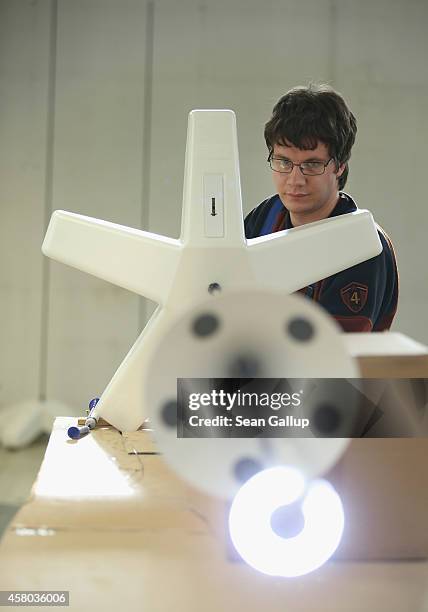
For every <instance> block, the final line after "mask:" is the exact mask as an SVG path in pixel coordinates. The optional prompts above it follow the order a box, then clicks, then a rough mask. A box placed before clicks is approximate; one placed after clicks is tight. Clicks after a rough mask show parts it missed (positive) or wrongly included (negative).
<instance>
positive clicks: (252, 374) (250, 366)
mask: <svg viewBox="0 0 428 612" xmlns="http://www.w3.org/2000/svg"><path fill="white" fill-rule="evenodd" d="M259 372H260V366H259V362H258V360H257V359H256V358H255V357H252V356H251V355H238V357H236V359H234V360H233V361H232V363H231V365H230V367H229V372H228V373H229V376H230V378H256V377H257V376H258V374H259Z"/></svg>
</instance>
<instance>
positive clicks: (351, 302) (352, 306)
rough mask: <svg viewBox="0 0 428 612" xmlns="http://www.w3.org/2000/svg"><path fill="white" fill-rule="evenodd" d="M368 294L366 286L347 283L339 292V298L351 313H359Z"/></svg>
mask: <svg viewBox="0 0 428 612" xmlns="http://www.w3.org/2000/svg"><path fill="white" fill-rule="evenodd" d="M368 294H369V288H368V287H367V285H362V284H361V283H356V282H353V283H349V285H346V287H343V289H341V290H340V297H341V298H342V302H343V303H344V304H345V306H347V307H348V308H349V310H351V311H352V312H360V310H362V309H363V308H364V306H365V305H366V302H367V297H368Z"/></svg>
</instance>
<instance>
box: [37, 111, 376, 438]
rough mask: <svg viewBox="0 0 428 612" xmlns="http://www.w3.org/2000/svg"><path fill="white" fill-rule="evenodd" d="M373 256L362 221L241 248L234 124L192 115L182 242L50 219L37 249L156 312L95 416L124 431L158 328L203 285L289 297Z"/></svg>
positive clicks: (218, 116)
mask: <svg viewBox="0 0 428 612" xmlns="http://www.w3.org/2000/svg"><path fill="white" fill-rule="evenodd" d="M209 176H215V177H217V178H216V179H215V181H216V184H218V185H219V184H220V178H219V177H222V185H223V198H224V201H223V215H222V217H223V219H222V223H223V228H224V231H220V230H219V229H218V227H214V226H213V227H211V225H210V224H208V226H207V224H206V218H205V203H206V197H213V196H210V195H209V194H208V195H207V189H208V191H210V189H209V188H208V187H207V177H209ZM204 177H205V183H204ZM208 182H209V180H208ZM204 185H205V188H204ZM204 189H205V191H204ZM380 251H381V243H380V241H379V237H378V234H377V230H376V227H375V224H374V221H373V218H372V215H371V214H370V213H369V212H368V211H358V212H355V213H350V214H348V215H342V216H340V217H336V218H333V219H328V220H325V221H321V222H318V223H314V224H309V225H306V226H302V227H298V228H295V229H291V230H286V231H284V232H279V233H276V234H273V235H271V236H268V237H264V238H257V239H253V240H248V241H247V240H246V239H245V237H244V226H243V214H242V202H241V187H240V177H239V160H238V145H237V136H236V122H235V114H234V113H233V111H230V110H195V111H192V112H191V113H190V115H189V123H188V133H187V146H186V161H185V180H184V195H183V213H182V230H181V236H180V239H179V240H174V239H171V238H168V237H165V236H159V235H155V234H151V233H150V232H145V231H142V230H137V229H132V228H127V227H124V226H121V225H117V224H114V223H108V222H106V221H102V220H99V219H91V218H89V217H84V216H82V215H76V214H73V213H66V212H63V211H56V212H55V213H54V214H53V216H52V219H51V222H50V225H49V228H48V231H47V234H46V238H45V241H44V244H43V252H44V253H45V254H46V255H48V256H49V257H52V258H53V259H56V260H58V261H62V262H64V263H66V264H68V265H70V266H73V267H76V268H78V269H79V270H82V271H85V272H88V273H90V274H94V275H95V276H98V277H100V278H103V279H105V280H108V281H109V282H112V283H115V284H117V285H120V286H121V287H125V288H126V289H129V290H131V291H135V292H136V293H139V294H140V295H144V296H145V297H148V298H150V299H152V300H154V301H157V302H158V303H159V305H160V306H159V308H158V310H157V311H156V312H155V314H154V315H153V317H152V318H151V319H150V321H149V322H148V324H147V326H146V328H145V329H144V330H143V332H142V333H141V335H140V337H139V338H138V339H137V341H136V342H135V344H134V346H133V347H132V348H131V350H130V351H129V353H128V355H127V356H126V357H125V359H124V361H123V362H122V364H121V365H120V366H119V368H118V370H117V372H116V373H115V375H114V376H113V378H112V380H111V382H110V383H109V385H108V386H107V388H106V389H105V391H104V393H103V394H102V397H101V399H100V402H99V403H98V406H97V414H98V416H103V417H104V418H105V419H106V420H108V421H109V422H110V423H112V424H113V425H114V426H115V427H117V428H118V429H120V430H122V431H132V430H135V429H137V428H138V427H139V426H140V425H141V423H142V422H143V420H144V418H145V417H147V415H148V407H147V406H146V405H145V404H144V400H143V387H144V385H145V384H149V381H148V380H147V379H146V370H147V366H148V363H149V362H150V355H151V352H152V351H153V350H154V349H155V348H156V347H157V345H158V343H159V342H160V340H161V339H162V338H163V334H164V329H165V326H167V324H168V321H169V320H171V318H174V317H175V316H176V315H177V314H178V313H180V312H183V311H186V309H189V308H191V306H192V305H193V304H194V303H195V302H197V301H200V300H203V299H205V298H206V297H207V296H208V287H209V285H211V284H212V283H218V284H219V285H220V286H221V288H222V290H223V291H229V290H230V289H237V288H238V289H245V288H249V287H251V288H263V287H264V288H270V289H280V290H282V291H284V293H292V292H294V291H296V290H297V289H299V288H301V287H303V286H305V285H307V284H308V283H311V282H315V281H317V280H320V279H321V278H324V277H326V276H329V275H331V274H334V273H335V272H338V271H339V270H342V269H345V268H348V267H350V266H353V265H355V264H357V263H359V262H361V261H364V260H366V259H369V258H370V257H373V256H375V255H377V254H378V253H379V252H380ZM249 307H250V305H249Z"/></svg>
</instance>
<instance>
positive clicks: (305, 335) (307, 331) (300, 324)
mask: <svg viewBox="0 0 428 612" xmlns="http://www.w3.org/2000/svg"><path fill="white" fill-rule="evenodd" d="M287 328H288V333H289V334H290V336H292V337H293V338H294V339H295V340H299V341H300V342H307V341H308V340H310V339H311V338H312V337H313V335H314V333H315V329H314V326H313V325H312V323H311V322H310V321H308V320H307V319H301V318H296V319H293V320H292V321H290V322H289V323H288V326H287Z"/></svg>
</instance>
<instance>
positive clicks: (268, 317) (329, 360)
mask: <svg viewBox="0 0 428 612" xmlns="http://www.w3.org/2000/svg"><path fill="white" fill-rule="evenodd" d="M204 314H210V315H211V316H214V317H215V318H216V320H218V321H219V327H218V330H217V331H216V332H213V333H212V334H210V335H209V336H207V337H203V338H201V337H198V336H197V335H196V334H195V333H194V332H193V331H192V330H193V324H194V322H195V321H196V320H197V318H198V317H200V316H201V315H204ZM296 319H299V320H302V319H304V320H305V321H307V322H308V323H309V324H310V326H311V327H312V329H313V330H314V333H313V336H312V337H311V338H310V339H308V340H305V341H301V340H297V339H296V338H294V337H293V336H292V335H291V334H290V332H289V331H288V326H289V323H290V322H292V321H293V320H296ZM338 329H339V328H338V326H337V324H336V323H335V321H334V320H333V319H332V318H331V317H329V316H328V315H327V314H326V313H325V311H323V310H322V309H321V308H319V307H317V306H315V305H314V304H313V303H312V302H311V301H309V300H307V299H305V298H304V297H302V296H298V295H297V296H295V295H290V296H287V295H283V294H281V293H279V292H274V291H239V292H230V293H229V294H227V295H224V296H223V295H220V296H217V297H214V298H211V299H210V300H208V301H205V302H204V303H201V304H197V305H195V306H194V307H193V308H191V309H189V310H188V311H186V313H185V314H183V315H182V316H180V317H177V318H176V320H175V321H174V320H173V319H172V320H170V321H169V323H168V324H166V325H165V327H164V336H163V338H161V339H160V340H159V342H158V345H157V347H156V349H155V350H154V351H153V354H152V359H151V361H150V363H149V365H148V370H147V375H146V377H145V380H146V385H145V387H144V395H143V401H144V404H145V405H146V406H149V407H150V423H151V427H153V430H154V435H155V437H156V440H157V443H158V446H159V448H160V450H161V451H162V453H163V455H164V458H165V459H166V461H168V462H169V463H170V465H171V467H173V469H175V470H177V471H178V473H179V474H180V475H181V476H182V477H183V478H186V479H187V480H188V481H189V482H190V483H191V484H192V485H193V486H195V487H197V488H199V489H202V490H204V491H205V492H206V493H208V494H211V495H215V496H220V497H225V498H231V497H232V496H233V495H234V494H235V493H236V491H237V489H238V488H239V486H240V484H241V483H240V481H238V480H237V479H236V476H235V472H234V468H235V466H236V464H237V463H238V462H239V461H240V460H242V459H250V460H251V461H254V462H256V463H257V464H258V465H261V466H262V467H263V468H267V467H272V466H275V465H278V464H282V465H289V466H293V467H298V468H299V470H300V471H301V472H302V473H303V475H304V477H305V478H307V479H311V478H313V477H316V476H318V475H320V474H324V473H325V472H326V471H327V470H328V469H329V468H330V467H332V466H333V465H334V464H335V463H336V461H337V460H338V458H339V457H340V456H341V454H342V453H343V452H344V450H345V448H346V446H347V445H348V442H349V440H348V439H346V438H344V437H341V438H316V437H313V434H312V433H311V432H310V430H307V431H308V433H307V437H306V438H301V437H299V438H298V437H295V438H293V437H290V438H218V437H213V438H177V428H176V427H175V426H172V427H171V426H169V425H168V424H167V423H165V422H164V420H163V416H162V415H163V410H162V409H163V407H164V406H165V405H166V404H168V403H169V402H170V401H174V400H175V398H176V394H177V378H196V379H198V378H200V379H204V378H230V377H232V376H231V366H233V362H234V360H235V359H240V358H241V357H244V358H245V357H246V356H249V357H250V358H251V357H252V356H254V357H255V358H256V360H257V362H258V374H257V376H258V377H261V378H287V379H288V378H290V379H301V378H320V379H324V378H354V377H357V376H358V369H357V366H356V362H354V361H353V359H352V358H351V357H350V356H349V355H348V353H347V351H346V348H345V344H344V342H343V334H339V333H338ZM235 376H237V377H238V376H239V374H236V375H235ZM293 383H294V384H296V385H297V387H296V389H293V390H294V391H297V390H299V389H301V388H302V387H301V386H300V385H301V383H302V381H299V380H296V381H293ZM303 384H304V381H303ZM192 392H193V391H192ZM327 393H330V396H328V397H327V396H323V399H324V400H326V399H327V400H328V401H329V402H331V403H333V404H334V403H336V404H337V402H338V398H337V397H336V395H337V389H336V388H334V387H331V388H330V390H328V389H327ZM315 395H316V397H315V400H316V401H317V400H318V399H320V397H321V395H320V394H319V393H318V391H317V393H316V394H315ZM303 403H305V404H306V402H303ZM303 403H302V405H303ZM338 409H339V410H340V411H341V412H342V411H343V413H344V414H346V412H347V410H351V407H349V406H348V405H340V406H338ZM296 416H297V417H300V416H303V412H302V407H301V408H300V409H296Z"/></svg>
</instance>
